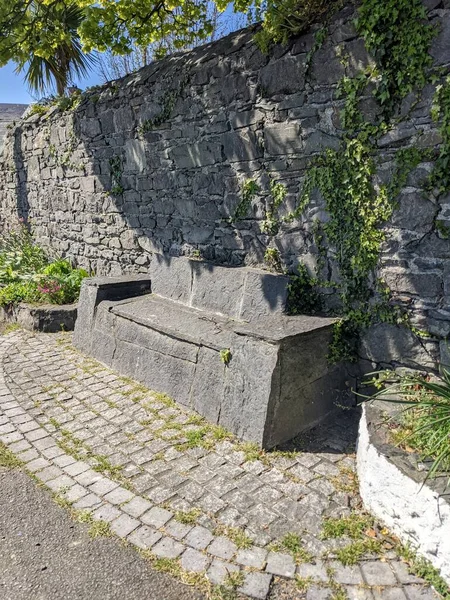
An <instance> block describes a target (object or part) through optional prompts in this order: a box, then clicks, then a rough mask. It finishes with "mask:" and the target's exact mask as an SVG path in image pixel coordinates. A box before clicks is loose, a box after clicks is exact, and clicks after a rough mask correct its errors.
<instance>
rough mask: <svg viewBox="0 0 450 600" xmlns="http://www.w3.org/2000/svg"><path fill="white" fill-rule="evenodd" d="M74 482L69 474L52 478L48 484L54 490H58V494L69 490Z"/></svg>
mask: <svg viewBox="0 0 450 600" xmlns="http://www.w3.org/2000/svg"><path fill="white" fill-rule="evenodd" d="M74 484H75V481H74V480H73V479H71V478H70V477H69V476H68V475H60V476H59V477H57V478H56V479H52V480H51V481H47V482H46V486H47V487H49V488H50V489H51V490H52V491H54V492H57V493H58V494H59V493H61V492H65V491H67V490H68V489H69V488H71V487H72V486H73V485H74Z"/></svg>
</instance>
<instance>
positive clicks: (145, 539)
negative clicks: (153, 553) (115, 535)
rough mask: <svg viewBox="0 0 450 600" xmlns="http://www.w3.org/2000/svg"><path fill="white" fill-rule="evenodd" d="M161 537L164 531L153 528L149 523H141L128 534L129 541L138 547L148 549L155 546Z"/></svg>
mask: <svg viewBox="0 0 450 600" xmlns="http://www.w3.org/2000/svg"><path fill="white" fill-rule="evenodd" d="M161 538H162V533H160V532H159V531H156V529H152V528H151V527H148V526H147V525H141V526H140V527H139V528H138V529H135V530H134V531H133V533H131V534H130V535H129V536H128V541H129V542H131V543H132V544H134V545H135V546H137V547H138V548H141V549H142V550H146V549H148V548H151V547H152V546H154V545H155V544H156V542H158V541H159V540H160V539H161Z"/></svg>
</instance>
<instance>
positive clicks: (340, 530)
mask: <svg viewBox="0 0 450 600" xmlns="http://www.w3.org/2000/svg"><path fill="white" fill-rule="evenodd" d="M371 525H372V519H371V518H370V517H368V516H367V515H362V514H358V513H354V514H352V515H350V516H348V517H328V518H326V519H325V520H324V522H323V523H322V539H324V540H327V539H330V538H340V537H342V536H347V537H350V538H351V539H353V540H356V539H360V538H361V537H362V535H363V534H364V532H365V531H366V530H367V529H369V527H371Z"/></svg>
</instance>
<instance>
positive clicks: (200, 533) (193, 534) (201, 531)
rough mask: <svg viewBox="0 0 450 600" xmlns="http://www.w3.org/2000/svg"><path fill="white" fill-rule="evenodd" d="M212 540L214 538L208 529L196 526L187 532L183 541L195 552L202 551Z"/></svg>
mask: <svg viewBox="0 0 450 600" xmlns="http://www.w3.org/2000/svg"><path fill="white" fill-rule="evenodd" d="M213 539H214V536H213V534H212V533H211V532H210V531H209V529H206V527H202V526H201V525H196V526H195V527H193V528H192V529H191V530H190V531H189V533H188V534H187V536H186V538H185V540H184V541H185V542H186V544H188V545H189V546H192V548H195V549H196V550H204V549H205V548H206V547H207V546H208V544H210V543H211V541H212V540H213Z"/></svg>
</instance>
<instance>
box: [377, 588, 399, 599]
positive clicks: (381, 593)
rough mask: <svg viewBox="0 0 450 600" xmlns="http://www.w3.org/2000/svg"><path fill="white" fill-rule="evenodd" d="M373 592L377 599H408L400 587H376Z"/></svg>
mask: <svg viewBox="0 0 450 600" xmlns="http://www.w3.org/2000/svg"><path fill="white" fill-rule="evenodd" d="M372 593H373V596H374V598H375V600H408V599H407V597H406V594H405V592H404V591H403V590H402V589H401V588H400V587H384V588H379V587H374V588H373V590H372Z"/></svg>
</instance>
